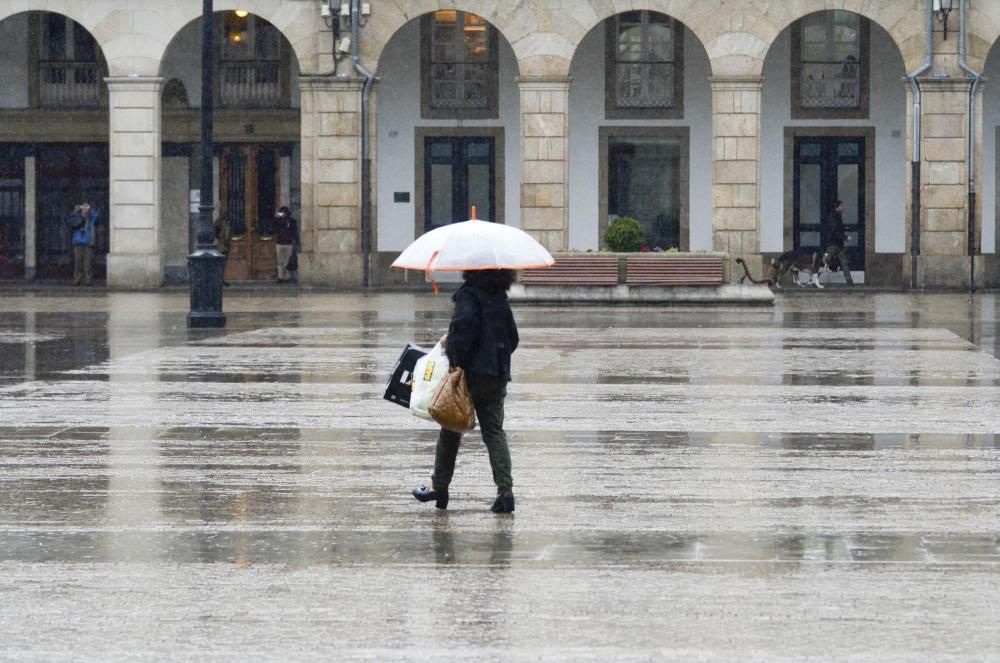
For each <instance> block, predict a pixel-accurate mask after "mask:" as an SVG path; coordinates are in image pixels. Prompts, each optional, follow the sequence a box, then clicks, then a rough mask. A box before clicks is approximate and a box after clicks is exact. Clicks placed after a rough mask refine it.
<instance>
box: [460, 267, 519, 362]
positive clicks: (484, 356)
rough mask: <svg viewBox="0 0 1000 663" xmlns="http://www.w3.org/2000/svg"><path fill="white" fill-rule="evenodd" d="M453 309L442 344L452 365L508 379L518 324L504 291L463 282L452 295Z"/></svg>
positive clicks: (515, 347) (516, 340)
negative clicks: (491, 291)
mask: <svg viewBox="0 0 1000 663" xmlns="http://www.w3.org/2000/svg"><path fill="white" fill-rule="evenodd" d="M452 301H454V302H455V311H454V313H452V316H451V325H450V326H449V327H448V342H447V343H446V345H445V349H446V352H447V354H448V361H449V362H450V363H451V365H452V366H458V367H459V368H464V369H465V371H466V372H467V373H470V374H472V375H483V376H488V377H494V378H500V379H503V380H507V381H508V382H509V381H510V355H511V354H512V353H513V352H514V350H516V349H517V343H518V340H519V339H518V335H517V325H516V324H515V323H514V313H513V312H512V311H511V310H510V304H508V303H507V293H506V292H498V293H490V292H486V291H485V290H482V289H480V288H477V287H475V286H470V285H468V284H466V285H463V286H462V287H461V288H459V289H458V292H456V293H455V294H454V295H453V296H452Z"/></svg>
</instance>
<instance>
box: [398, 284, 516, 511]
mask: <svg viewBox="0 0 1000 663" xmlns="http://www.w3.org/2000/svg"><path fill="white" fill-rule="evenodd" d="M462 276H463V278H464V279H465V283H464V284H463V285H462V287H461V288H459V289H458V291H457V292H456V293H455V295H454V296H453V297H452V300H453V301H454V302H455V309H454V312H453V313H452V317H451V325H450V326H449V327H448V337H447V340H446V341H445V352H446V353H447V355H448V362H449V364H450V365H451V366H458V367H459V368H463V369H465V381H466V384H467V385H468V387H469V394H470V395H471V396H472V404H473V405H474V406H475V408H476V417H477V418H478V419H479V429H480V431H481V432H482V434H483V442H485V443H486V450H487V451H488V452H489V456H490V468H491V469H492V470H493V483H495V484H496V487H497V497H496V501H494V502H493V506H492V507H490V511H493V512H494V513H510V512H511V511H513V510H514V490H513V489H514V481H513V479H512V478H511V463H510V450H509V449H508V447H507V434H506V433H505V432H504V430H503V415H504V400H505V398H506V396H507V383H508V382H510V356H511V354H512V353H513V352H514V350H516V349H517V345H518V341H519V339H518V334H517V324H516V323H515V322H514V314H513V313H512V312H511V310H510V304H509V303H508V301H507V290H508V289H510V286H511V284H512V283H513V282H514V272H512V271H510V270H507V269H486V270H482V271H467V272H465V273H464V274H463V275H462ZM461 441H462V435H461V433H454V432H452V431H449V430H445V429H443V428H442V429H441V433H440V434H439V435H438V442H437V450H436V452H435V454H434V474H433V475H432V476H431V487H430V488H428V487H427V486H426V485H422V486H419V487H417V488H415V489H414V490H413V496H414V497H415V498H417V499H418V500H420V501H421V502H430V501H431V500H434V502H435V506H437V508H439V509H446V508H448V487H449V485H450V484H451V478H452V475H453V474H454V472H455V460H456V458H457V457H458V447H459V445H460V444H461Z"/></svg>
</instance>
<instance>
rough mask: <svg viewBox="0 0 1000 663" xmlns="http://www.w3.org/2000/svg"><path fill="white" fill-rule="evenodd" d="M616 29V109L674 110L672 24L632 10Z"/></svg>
mask: <svg viewBox="0 0 1000 663" xmlns="http://www.w3.org/2000/svg"><path fill="white" fill-rule="evenodd" d="M616 23H617V25H616V26H615V65H614V81H615V82H614V90H615V105H616V106H617V107H618V108H673V107H674V76H675V71H674V69H675V53H674V50H675V49H674V22H673V20H672V19H670V18H669V17H667V16H664V15H663V14H658V13H656V12H648V11H631V12H625V13H624V14H620V15H619V16H618V17H617V19H616Z"/></svg>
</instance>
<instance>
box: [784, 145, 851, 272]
mask: <svg viewBox="0 0 1000 663" xmlns="http://www.w3.org/2000/svg"><path fill="white" fill-rule="evenodd" d="M864 167H865V141H864V138H841V137H827V136H823V137H815V138H811V137H800V138H796V139H795V182H794V188H795V191H794V205H795V207H794V219H793V224H794V225H793V237H794V242H795V248H797V249H800V248H802V249H814V250H815V251H817V252H818V253H821V254H822V253H823V252H824V251H825V250H826V248H827V246H828V245H829V241H830V238H829V233H830V217H831V215H832V214H833V209H834V207H835V206H836V204H837V201H838V200H839V201H841V202H842V203H843V205H844V210H843V219H844V229H845V231H846V236H847V239H846V243H845V247H846V248H847V254H848V259H849V260H850V263H851V268H852V270H853V271H863V270H864V268H865V267H864V266H865V185H864V183H865V173H864Z"/></svg>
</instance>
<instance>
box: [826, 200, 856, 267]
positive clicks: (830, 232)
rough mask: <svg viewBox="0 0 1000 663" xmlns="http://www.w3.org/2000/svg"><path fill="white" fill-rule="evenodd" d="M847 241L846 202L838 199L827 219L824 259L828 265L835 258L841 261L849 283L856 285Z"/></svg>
mask: <svg viewBox="0 0 1000 663" xmlns="http://www.w3.org/2000/svg"><path fill="white" fill-rule="evenodd" d="M846 243H847V231H846V230H845V229H844V203H843V202H842V201H840V200H838V201H837V203H836V205H834V207H833V212H831V213H830V217H829V218H828V219H827V230H826V255H824V256H823V261H824V262H825V263H826V265H827V267H829V266H830V262H831V261H833V260H836V261H837V262H839V263H840V269H841V271H843V272H844V279H845V280H846V281H847V285H854V279H853V278H851V265H850V263H849V262H848V260H847V249H846V248H845V244H846Z"/></svg>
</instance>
